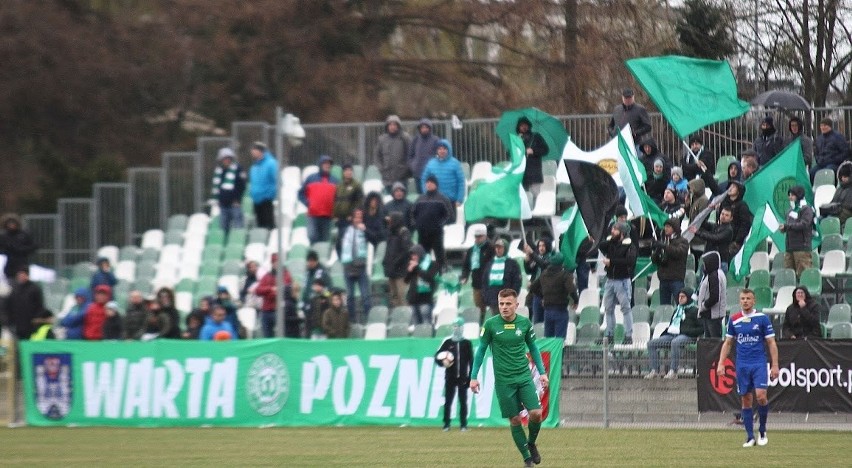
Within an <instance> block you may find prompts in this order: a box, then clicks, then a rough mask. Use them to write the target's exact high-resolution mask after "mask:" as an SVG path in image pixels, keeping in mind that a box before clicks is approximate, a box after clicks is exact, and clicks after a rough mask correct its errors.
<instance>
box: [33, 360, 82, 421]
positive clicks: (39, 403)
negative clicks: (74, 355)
mask: <svg viewBox="0 0 852 468" xmlns="http://www.w3.org/2000/svg"><path fill="white" fill-rule="evenodd" d="M33 376H34V379H35V386H34V387H35V403H36V408H38V412H39V413H41V415H42V416H44V417H46V418H48V419H53V420H59V419H62V418H64V417H65V416H67V415H68V413H69V412H70V411H71V397H72V389H73V385H72V373H71V354H69V353H58V354H33Z"/></svg>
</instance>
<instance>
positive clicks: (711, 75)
mask: <svg viewBox="0 0 852 468" xmlns="http://www.w3.org/2000/svg"><path fill="white" fill-rule="evenodd" d="M627 68H628V69H629V70H630V73H632V74H633V76H634V77H636V80H637V81H639V84H641V85H642V88H644V89H645V91H647V92H648V96H649V97H650V98H651V100H652V101H654V104H655V105H656V106H657V109H659V110H660V112H662V113H663V116H665V118H666V120H667V121H668V122H669V123H670V124H671V126H672V127H673V128H674V129H675V132H677V134H678V135H680V137H681V138H683V139H686V138H687V137H688V136H689V135H690V134H691V133H693V132H695V131H696V130H698V129H700V128H701V127H704V126H706V125H710V124H712V123H716V122H721V121H723V120H730V119H733V118H736V117H739V116H741V115H743V114H745V113H746V112H747V111H748V109H749V104H748V103H747V102H745V101H742V100H740V99H738V98H737V82H736V80H735V79H734V73H733V72H732V71H731V66H730V65H728V62H726V61H721V60H705V59H696V58H690V57H681V56H677V55H669V56H666V57H648V58H638V59H632V60H628V61H627Z"/></svg>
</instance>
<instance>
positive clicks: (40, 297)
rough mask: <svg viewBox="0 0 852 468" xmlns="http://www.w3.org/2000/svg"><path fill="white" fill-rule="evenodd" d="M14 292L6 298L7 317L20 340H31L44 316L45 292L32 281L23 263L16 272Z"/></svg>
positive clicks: (13, 285)
mask: <svg viewBox="0 0 852 468" xmlns="http://www.w3.org/2000/svg"><path fill="white" fill-rule="evenodd" d="M13 278H14V283H13V284H12V292H10V293H9V296H8V297H7V298H6V301H5V304H4V305H5V306H6V317H7V319H8V321H9V324H10V325H12V327H13V330H12V332H14V334H15V336H17V337H18V339H19V340H29V339H30V336H31V335H32V334H33V332H35V331H36V330H37V329H38V326H37V325H38V319H40V318H42V317H43V316H44V312H45V309H44V293H43V292H42V290H41V286H39V285H38V283H36V282H35V281H30V273H29V268H28V267H27V266H24V265H21V266H19V267H18V271H17V272H15V276H14V277H13Z"/></svg>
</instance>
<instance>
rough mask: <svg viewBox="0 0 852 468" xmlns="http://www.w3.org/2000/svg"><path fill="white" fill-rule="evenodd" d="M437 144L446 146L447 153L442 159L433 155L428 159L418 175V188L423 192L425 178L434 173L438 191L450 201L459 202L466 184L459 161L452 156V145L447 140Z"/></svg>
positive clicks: (461, 200)
mask: <svg viewBox="0 0 852 468" xmlns="http://www.w3.org/2000/svg"><path fill="white" fill-rule="evenodd" d="M438 146H446V147H447V150H448V151H449V153H448V154H447V157H446V158H444V159H441V158H439V157H437V156H435V157H434V158H432V159H430V160H429V162H428V163H427V164H426V167H425V168H424V169H423V174H422V175H421V176H420V188H421V190H422V191H423V192H425V191H426V179H428V178H429V176H430V175H434V176H435V178H436V179H438V191H439V192H441V193H443V194H444V195H445V196H446V197H447V198H449V199H450V201H451V202H453V203H461V202H463V201H464V195H465V188H466V186H467V185H466V184H467V182H466V181H465V178H464V171H463V170H462V167H461V163H460V162H459V160H458V159H456V158H455V157H454V156H453V147H452V146H451V145H450V142H449V141H447V140H441V141H440V142H439V143H438Z"/></svg>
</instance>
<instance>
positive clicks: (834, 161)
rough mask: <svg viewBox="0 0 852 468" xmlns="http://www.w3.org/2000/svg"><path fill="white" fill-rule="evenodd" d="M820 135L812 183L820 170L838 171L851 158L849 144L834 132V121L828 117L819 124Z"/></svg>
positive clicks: (815, 153)
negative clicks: (841, 164)
mask: <svg viewBox="0 0 852 468" xmlns="http://www.w3.org/2000/svg"><path fill="white" fill-rule="evenodd" d="M819 132H820V135H819V136H818V137H816V141H815V142H814V165H813V166H811V171H810V172H811V182H813V180H814V176H815V175H816V173H817V171H819V170H820V169H831V170H833V171H837V168H838V167H840V163H842V162H843V161H845V160H846V159H847V158H848V157H849V144H848V143H846V139H845V138H843V135H841V134H839V133H837V132H835V131H834V121H833V120H831V119H829V118H828V117H826V118H824V119H822V120H820V122H819Z"/></svg>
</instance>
